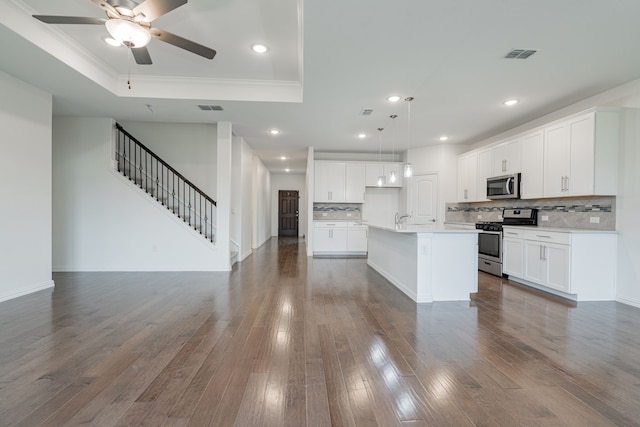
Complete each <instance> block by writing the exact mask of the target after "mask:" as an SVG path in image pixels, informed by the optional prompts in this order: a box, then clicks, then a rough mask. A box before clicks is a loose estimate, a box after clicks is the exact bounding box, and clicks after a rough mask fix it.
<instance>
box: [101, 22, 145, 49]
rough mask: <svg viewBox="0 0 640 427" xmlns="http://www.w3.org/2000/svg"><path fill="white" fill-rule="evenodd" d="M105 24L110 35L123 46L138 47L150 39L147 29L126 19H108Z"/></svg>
mask: <svg viewBox="0 0 640 427" xmlns="http://www.w3.org/2000/svg"><path fill="white" fill-rule="evenodd" d="M105 26H106V27H107V31H108V32H109V34H111V37H113V38H114V39H115V40H117V41H118V42H120V43H121V44H123V45H125V46H130V47H133V48H139V47H144V46H146V45H147V44H149V41H151V34H150V33H149V30H148V29H146V28H144V27H142V26H140V25H138V24H136V23H135V22H131V21H128V20H126V19H109V20H108V21H107V22H106V23H105Z"/></svg>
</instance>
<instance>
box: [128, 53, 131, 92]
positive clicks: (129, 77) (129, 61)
mask: <svg viewBox="0 0 640 427" xmlns="http://www.w3.org/2000/svg"><path fill="white" fill-rule="evenodd" d="M127 51H128V52H127V86H129V90H131V46H130V45H129V46H127Z"/></svg>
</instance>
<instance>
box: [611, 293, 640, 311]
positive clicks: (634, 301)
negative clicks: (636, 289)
mask: <svg viewBox="0 0 640 427" xmlns="http://www.w3.org/2000/svg"><path fill="white" fill-rule="evenodd" d="M616 302H619V303H622V304H627V305H631V306H633V307H638V308H640V300H637V299H635V298H627V297H620V296H618V297H616Z"/></svg>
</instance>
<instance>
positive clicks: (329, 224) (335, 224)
mask: <svg viewBox="0 0 640 427" xmlns="http://www.w3.org/2000/svg"><path fill="white" fill-rule="evenodd" d="M313 226H314V227H315V228H346V227H347V223H346V222H340V221H314V222H313Z"/></svg>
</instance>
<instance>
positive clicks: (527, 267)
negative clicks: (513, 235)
mask: <svg viewBox="0 0 640 427" xmlns="http://www.w3.org/2000/svg"><path fill="white" fill-rule="evenodd" d="M542 250H543V247H542V244H541V243H540V242H536V241H532V240H525V241H524V259H525V263H524V278H525V279H527V280H530V281H532V282H534V283H538V284H541V285H543V284H544V283H545V282H546V269H545V264H544V261H543V254H542Z"/></svg>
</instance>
